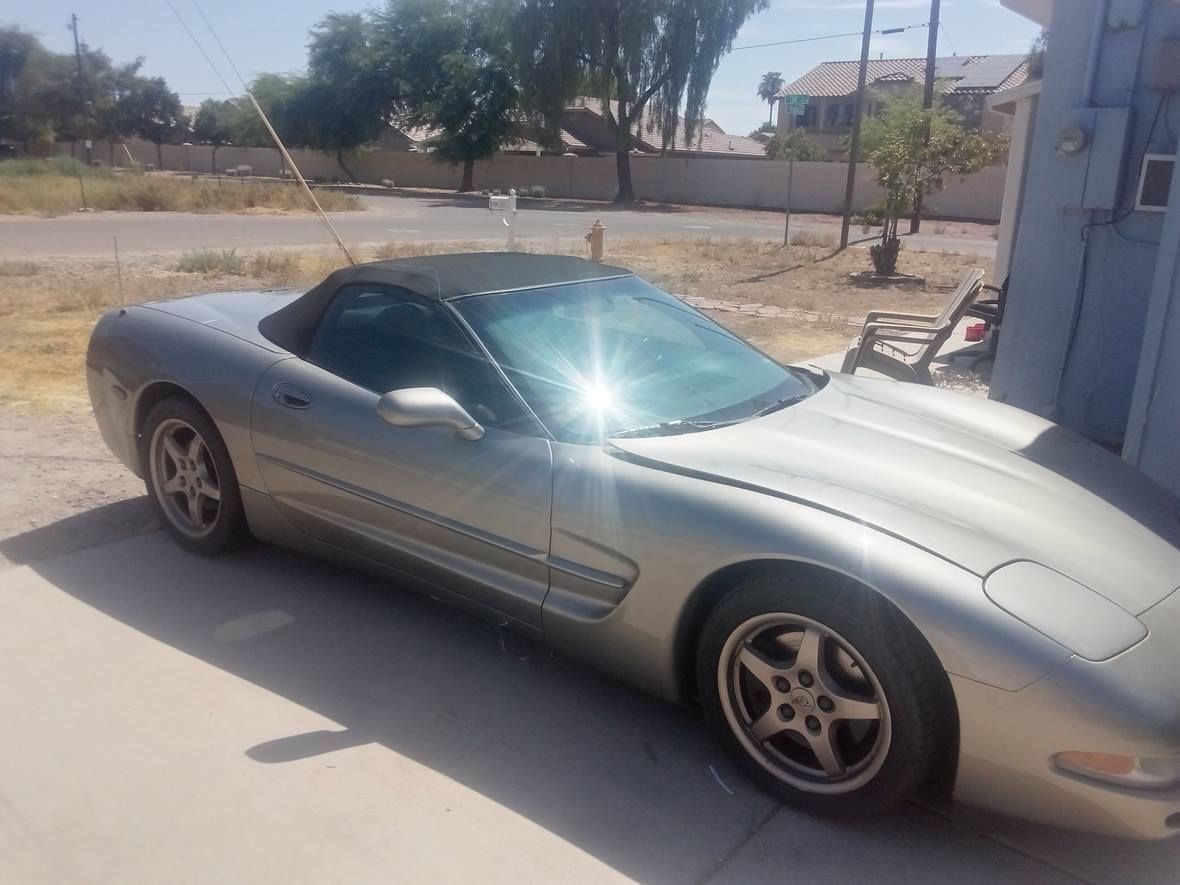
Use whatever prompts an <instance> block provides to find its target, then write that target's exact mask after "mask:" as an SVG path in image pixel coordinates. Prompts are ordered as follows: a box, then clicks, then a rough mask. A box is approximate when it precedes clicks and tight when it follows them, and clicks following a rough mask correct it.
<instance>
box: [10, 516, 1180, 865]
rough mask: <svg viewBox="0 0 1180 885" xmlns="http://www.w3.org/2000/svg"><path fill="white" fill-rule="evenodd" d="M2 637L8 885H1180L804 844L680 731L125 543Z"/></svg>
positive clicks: (887, 834)
mask: <svg viewBox="0 0 1180 885" xmlns="http://www.w3.org/2000/svg"><path fill="white" fill-rule="evenodd" d="M111 506H116V505H111ZM91 514H94V511H92V512H91ZM91 514H85V515H83V516H82V517H74V518H73V519H74V520H76V521H77V524H76V525H77V527H80V526H82V525H83V524H84V523H85V522H86V521H87V519H88V517H89V516H90V515H91ZM75 528H76V526H75V525H65V526H57V527H54V526H48V527H45V528H44V529H37V530H34V531H33V532H30V533H28V535H36V534H37V533H38V532H50V533H53V532H56V533H57V534H58V535H76V534H77V531H76V530H75ZM37 541H38V539H37V538H35V537H33V538H30V537H19V536H18V537H17V538H14V539H10V540H9V541H4V542H0V549H3V551H4V552H7V553H9V554H14V552H15V553H17V554H19V552H20V551H29V550H36V549H38V543H37ZM10 558H14V559H17V561H19V560H20V559H21V558H22V557H20V556H19V555H13V556H11V557H10ZM0 611H2V612H3V615H2V616H0V673H3V677H2V678H0V711H3V721H4V727H3V728H2V729H0V882H5V883H30V885H31V883H40V882H53V883H59V882H98V883H120V885H122V883H138V882H167V883H170V885H180V883H190V882H191V883H201V885H206V883H211V882H218V883H269V882H275V883H280V882H283V883H286V882H299V883H308V882H332V883H341V882H347V883H350V885H352V883H365V882H381V883H388V882H422V881H431V882H442V881H466V880H479V881H481V882H552V881H562V882H609V881H624V880H635V881H640V882H656V883H664V882H667V883H691V882H742V883H747V882H767V883H770V882H783V881H792V882H861V881H872V882H874V883H892V882H899V883H900V882H905V883H912V882H915V881H922V882H926V881H930V882H945V881H949V880H953V881H954V882H955V883H956V885H967V883H976V882H978V883H992V882H997V881H1005V882H1030V883H1032V882H1036V883H1057V882H1074V881H1091V882H1103V883H1105V882H1111V883H1114V882H1118V883H1134V882H1153V883H1154V882H1174V881H1176V878H1177V870H1178V869H1180V843H1165V844H1162V845H1161V844H1144V845H1141V844H1134V843H1123V842H1117V841H1113V840H1105V839H1095V838H1091V837H1085V836H1078V835H1074V834H1069V833H1063V832H1058V831H1054V830H1049V829H1044V828H1036V827H1030V826H1027V825H1024V824H1019V823H1014V822H1009V821H1004V820H999V819H995V818H989V817H984V816H981V815H978V814H976V815H967V816H962V817H959V818H956V819H954V820H949V819H946V818H944V817H942V816H940V815H938V814H936V813H934V812H932V811H928V810H926V809H924V808H922V807H919V806H917V805H913V806H909V807H907V808H905V809H904V810H903V811H902V812H901V813H899V814H896V815H893V816H891V817H890V818H888V819H885V820H876V821H868V822H859V823H855V824H843V823H837V822H832V821H823V820H816V819H812V818H808V817H806V816H803V815H800V814H797V813H794V812H792V811H789V810H787V809H784V808H782V807H781V806H779V805H778V804H777V803H775V802H773V801H771V800H770V799H768V798H767V797H766V796H764V795H763V794H761V793H759V792H757V791H756V790H755V789H753V788H752V786H751V785H750V784H749V783H748V782H747V781H746V780H745V779H744V778H743V777H742V775H741V774H739V773H738V772H737V771H736V770H735V769H734V768H732V767H731V766H730V765H729V764H728V763H727V762H726V761H725V760H724V758H723V757H722V756H721V754H720V753H719V751H718V750H717V748H716V747H715V746H714V745H713V744H712V743H711V741H710V740H709V739H708V738H707V737H706V736H705V735H704V734H703V732H702V729H701V728H700V727H699V723H698V721H697V717H696V715H695V714H694V713H692V712H690V711H685V710H681V709H677V708H673V707H670V706H667V705H664V704H662V703H660V702H657V701H654V700H652V699H650V698H648V697H646V696H644V695H641V694H639V693H637V692H634V691H632V690H630V689H628V688H626V687H624V686H621V685H619V684H617V683H615V682H612V681H610V680H608V679H606V678H604V677H601V676H599V675H597V674H595V673H593V672H591V671H589V670H587V669H585V668H583V667H581V666H579V665H577V664H574V663H571V662H569V661H566V660H564V659H562V658H560V657H556V656H553V655H552V654H550V653H549V652H548V651H546V650H545V649H543V648H541V647H539V646H536V645H533V644H531V643H527V642H524V641H522V640H519V639H516V638H514V637H511V636H508V637H504V636H501V635H500V634H499V633H498V632H497V631H496V630H495V629H494V628H493V627H491V626H488V625H485V624H484V623H482V622H479V621H476V620H473V619H471V618H469V617H467V616H465V615H462V614H459V613H456V612H454V611H452V610H449V609H447V608H444V607H443V606H441V605H438V604H436V603H434V602H432V601H430V600H427V599H425V598H421V597H418V596H416V595H413V594H411V593H409V592H404V591H401V590H399V589H397V588H395V587H390V586H389V585H387V584H383V583H381V582H379V581H375V580H371V579H369V578H366V577H363V576H359V575H357V574H355V573H353V572H349V571H344V570H341V569H339V568H337V567H335V566H332V565H328V564H325V563H321V562H318V561H314V560H310V559H307V558H304V557H300V556H298V555H295V554H291V553H287V552H284V551H279V550H275V549H270V548H266V547H261V546H253V547H250V548H248V549H246V550H245V551H243V552H242V553H240V554H237V555H235V556H233V557H231V558H228V559H222V560H205V559H200V558H198V557H194V556H191V555H188V554H185V553H183V552H182V551H180V550H179V549H178V548H177V547H176V546H175V545H173V544H172V543H171V542H170V541H168V540H167V539H166V538H165V537H164V536H163V535H162V534H160V533H158V532H153V533H148V534H143V535H138V536H133V537H129V538H123V539H121V540H117V541H114V542H110V543H103V544H100V545H97V546H93V547H89V548H87V549H83V550H77V551H75V552H72V553H68V554H65V555H59V556H56V557H54V558H51V559H47V560H44V561H40V562H33V563H29V564H24V565H16V566H12V567H10V568H8V569H7V570H5V571H0Z"/></svg>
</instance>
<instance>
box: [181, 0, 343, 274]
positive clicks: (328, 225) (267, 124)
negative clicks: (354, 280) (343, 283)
mask: <svg viewBox="0 0 1180 885" xmlns="http://www.w3.org/2000/svg"><path fill="white" fill-rule="evenodd" d="M193 6H195V7H196V9H197V13H198V14H199V15H200V16H201V19H202V20H203V21H204V22H205V26H206V27H207V28H208V29H209V33H210V34H212V35H213V39H214V40H215V41H216V42H217V45H218V46H220V47H221V52H222V54H223V55H224V56H225V60H226V61H228V62H229V66H230V67H231V68H233V71H234V73H235V74H237V75H238V80H239V81H240V82H241V84H242V90H243V91H244V92H245V94H246V98H248V99H250V105H251V107H253V108H254V112H255V113H256V114H258V118H259V119H260V120H262V125H263V126H265V127H266V131H267V132H269V133H270V137H271V138H273V139H274V143H275V144H276V145H277V146H278V149H279V153H281V154H282V155H283V159H284V160H285V161H286V163H287V165H288V166H290V167H291V171H292V172H294V173H295V177H296V178H297V179H298V180H299V184H300V186H302V188H303V192H304V193H305V194H307V198H308V199H309V200H311V205H312V206H313V207H314V208H315V211H316V215H318V216H319V218H320V221H322V222H323V223H324V227H326V228H327V229H328V233H330V234H331V235H332V239H333V240H335V242H336V245H337V246H339V247H340V251H341V252H343V253H344V257H345V258H347V259H348V263H349V264H356V260H355V259H354V258H353V257H352V254H351V253H350V252H349V251H348V247H347V246H345V245H344V241H343V240H341V239H340V235H339V234H338V233H336V228H335V227H333V226H332V222H331V221H330V220H329V219H328V216H327V214H326V213H325V212H324V209H323V207H322V206H320V201H319V200H317V199H316V196H315V194H314V193H313V192H312V190H311V188H310V187H309V186H308V184H307V181H306V179H304V177H303V174H302V173H301V172H300V171H299V167H298V166H296V165H295V161H294V160H293V159H292V158H291V154H290V153H289V152H288V151H287V146H286V145H284V144H283V140H282V139H281V138H279V134H278V133H277V132H275V129H274V127H273V126H271V125H270V120H269V118H267V116H266V113H265V112H264V111H263V110H262V106H261V105H260V104H258V100H257V99H256V98H255V97H254V93H252V92H251V91H250V87H248V86H247V85H246V81H245V80H244V79H243V78H242V75H241V73H239V72H238V68H237V66H236V65H235V64H234V63H233V59H231V58H230V57H229V53H228V52H226V51H225V46H224V45H223V44H222V42H221V39H220V38H219V37H218V36H217V32H216V31H214V30H213V26H212V25H211V24H210V23H209V19H207V18H206V17H205V13H204V12H203V11H202V10H201V6H200V4H199V3H198V2H197V0H193ZM168 8H169V9H171V10H172V14H173V15H175V16H176V19H177V21H179V22H180V26H181V27H182V28H184V30H185V33H187V34H188V35H189V37H190V38H191V39H192V41H193V43H194V44H196V47H197V50H198V51H199V52H200V53H201V55H202V56H204V58H205V61H207V62H208V63H209V67H211V68H212V69H213V73H214V74H216V75H217V79H218V80H220V81H221V85H223V86H224V87H225V90H226V92H228V93H230V94H231V95H233V94H234V90H232V89H230V87H229V84H228V83H226V82H225V78H224V77H223V76H221V71H219V70H218V69H217V65H215V64H213V60H212V59H211V58H209V55H208V53H206V52H205V49H204V47H203V46H201V41H199V40H198V39H197V37H196V35H195V34H194V33H193V32H192V31H191V30H190V29H189V26H188V25H187V24H186V23H185V21H184V19H183V18H182V17H181V15H180V13H179V12H178V11H177V9H176V7H175V6H173V5H172V0H168Z"/></svg>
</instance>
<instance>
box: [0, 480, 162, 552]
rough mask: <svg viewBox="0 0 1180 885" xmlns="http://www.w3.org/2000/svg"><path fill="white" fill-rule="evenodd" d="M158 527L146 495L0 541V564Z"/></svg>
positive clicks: (109, 540) (90, 545)
mask: <svg viewBox="0 0 1180 885" xmlns="http://www.w3.org/2000/svg"><path fill="white" fill-rule="evenodd" d="M159 527H160V524H159V522H158V521H157V520H156V517H155V514H154V513H153V512H152V508H151V504H150V503H149V502H148V498H147V495H141V496H139V497H137V498H125V499H124V500H122V501H115V502H114V503H111V504H104V505H103V506H101V507H95V508H93V509H91V510H84V511H83V512H81V513H77V514H75V515H73V516H67V517H66V518H65V519H59V520H57V521H56V522H51V523H48V524H46V525H43V526H38V527H37V528H35V529H30V530H29V531H27V532H22V533H21V534H19V535H13V536H12V537H9V538H0V563H3V561H4V560H7V561H8V562H9V563H11V564H13V565H23V564H25V563H30V562H39V561H41V560H44V559H50V558H51V557H54V556H60V555H62V554H63V553H72V552H73V551H75V550H83V549H85V548H86V547H93V546H95V545H96V544H106V543H109V542H111V541H115V540H118V539H120V538H125V537H128V536H130V535H138V534H142V533H143V532H150V531H153V530H155V529H158V528H159Z"/></svg>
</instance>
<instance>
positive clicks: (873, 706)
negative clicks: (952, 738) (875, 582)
mask: <svg viewBox="0 0 1180 885" xmlns="http://www.w3.org/2000/svg"><path fill="white" fill-rule="evenodd" d="M833 583H834V584H835V586H827V585H825V586H816V585H811V584H808V583H807V582H806V581H803V580H799V579H795V578H790V577H785V576H768V577H762V578H757V579H754V580H751V581H748V582H746V583H744V584H742V585H741V586H739V587H737V588H736V589H735V590H734V591H733V592H732V593H730V594H729V595H728V596H727V597H725V598H724V599H723V600H722V601H721V602H720V603H719V604H718V605H717V607H716V608H715V609H714V610H713V612H712V613H711V615H710V617H709V619H708V621H707V623H706V625H705V628H704V631H703V634H702V638H701V642H700V645H699V649H698V661H697V665H698V680H699V682H698V684H699V685H700V686H701V697H702V702H703V704H704V708H705V715H706V717H707V718H708V720H709V723H710V726H711V727H712V729H713V731H714V732H715V733H716V735H717V736H718V738H719V739H720V740H721V742H722V744H724V745H725V747H726V749H727V750H728V751H729V752H730V754H731V755H732V756H733V757H734V758H735V759H736V760H737V761H738V762H739V763H740V764H741V765H742V766H743V767H744V768H745V769H746V771H747V772H749V774H750V775H751V776H752V777H753V778H754V780H755V781H756V782H758V783H759V784H760V785H761V786H762V787H763V788H764V789H766V790H767V791H769V792H771V793H774V794H775V795H777V796H779V797H780V798H782V799H783V800H784V801H786V802H788V803H790V804H793V805H796V806H798V807H802V808H804V809H806V810H809V811H817V812H822V813H831V814H839V815H846V816H863V815H869V814H875V813H879V812H881V811H884V810H887V809H889V808H891V807H893V806H895V805H897V804H898V803H900V802H902V801H904V800H905V799H907V798H909V797H910V796H911V795H913V793H914V792H916V791H917V789H918V788H919V787H920V786H921V785H922V784H923V783H924V781H925V780H926V779H927V777H928V775H929V773H930V771H931V766H932V765H933V762H934V759H935V751H936V747H937V740H938V736H939V733H940V722H939V714H938V711H939V709H940V707H939V704H938V702H937V699H938V695H937V688H936V686H937V684H938V683H937V680H936V676H937V673H934V672H931V668H930V663H929V661H928V660H927V659H926V656H924V655H922V654H920V653H919V652H920V649H919V645H920V643H921V638H920V637H919V636H917V634H916V631H914V630H913V627H912V626H910V625H909V624H908V623H907V622H905V621H904V618H903V617H902V615H901V614H900V612H898V611H897V610H896V609H895V608H893V607H892V606H891V605H890V604H889V603H888V602H887V601H886V600H884V599H881V598H879V597H877V596H875V595H874V594H872V593H871V592H869V591H866V590H864V589H863V588H860V587H857V586H854V585H841V584H840V582H838V581H837V582H833Z"/></svg>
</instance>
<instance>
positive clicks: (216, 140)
mask: <svg viewBox="0 0 1180 885" xmlns="http://www.w3.org/2000/svg"><path fill="white" fill-rule="evenodd" d="M236 110H237V107H236V105H235V104H234V102H232V101H228V100H227V101H218V100H217V99H215V98H207V99H205V100H204V101H203V102H201V106H200V107H199V108H197V115H196V116H195V117H193V138H195V139H196V140H197V141H198V142H200V143H201V144H208V145H212V146H213V160H212V163H213V170H214V171H217V149H218V148H219V147H221V146H222V145H223V144H229V143H230V142H231V137H230V136H231V134H232V131H233V118H234V114H235V113H236ZM251 110H253V108H251Z"/></svg>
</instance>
